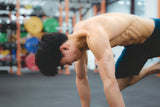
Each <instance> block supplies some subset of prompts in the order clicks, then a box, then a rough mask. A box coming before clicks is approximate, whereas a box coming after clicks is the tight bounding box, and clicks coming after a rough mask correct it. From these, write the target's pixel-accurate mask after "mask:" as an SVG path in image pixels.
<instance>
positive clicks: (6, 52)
mask: <svg viewBox="0 0 160 107" xmlns="http://www.w3.org/2000/svg"><path fill="white" fill-rule="evenodd" d="M9 53H10V52H9V50H2V51H1V55H3V56H7V55H9Z"/></svg>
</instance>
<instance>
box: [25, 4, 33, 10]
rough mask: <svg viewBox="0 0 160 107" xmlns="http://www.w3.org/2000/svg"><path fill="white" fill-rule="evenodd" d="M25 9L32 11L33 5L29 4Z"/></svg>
mask: <svg viewBox="0 0 160 107" xmlns="http://www.w3.org/2000/svg"><path fill="white" fill-rule="evenodd" d="M24 8H25V9H27V10H29V9H32V5H30V4H27V5H25V6H24Z"/></svg>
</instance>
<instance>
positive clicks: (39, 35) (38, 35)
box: [31, 32, 44, 38]
mask: <svg viewBox="0 0 160 107" xmlns="http://www.w3.org/2000/svg"><path fill="white" fill-rule="evenodd" d="M43 34H44V33H43V32H41V33H38V34H31V35H32V36H34V37H36V38H41V37H42V36H43Z"/></svg>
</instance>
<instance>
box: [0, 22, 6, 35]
mask: <svg viewBox="0 0 160 107" xmlns="http://www.w3.org/2000/svg"><path fill="white" fill-rule="evenodd" d="M7 28H8V24H7V22H6V21H2V22H1V23H0V30H1V32H2V33H6V29H7Z"/></svg>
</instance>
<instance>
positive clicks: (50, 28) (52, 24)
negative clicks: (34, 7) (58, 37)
mask: <svg viewBox="0 0 160 107" xmlns="http://www.w3.org/2000/svg"><path fill="white" fill-rule="evenodd" d="M43 27H44V31H45V32H48V33H50V32H57V30H56V28H57V27H59V22H58V20H57V19H54V18H49V19H46V20H45V21H44V22H43Z"/></svg>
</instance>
